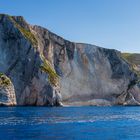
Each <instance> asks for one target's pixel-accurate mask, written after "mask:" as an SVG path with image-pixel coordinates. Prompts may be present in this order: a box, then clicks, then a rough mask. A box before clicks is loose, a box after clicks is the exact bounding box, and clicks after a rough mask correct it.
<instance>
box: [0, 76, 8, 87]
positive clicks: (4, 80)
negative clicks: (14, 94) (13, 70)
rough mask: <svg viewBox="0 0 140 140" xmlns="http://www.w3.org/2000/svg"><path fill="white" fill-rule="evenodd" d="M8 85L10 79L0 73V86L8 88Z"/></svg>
mask: <svg viewBox="0 0 140 140" xmlns="http://www.w3.org/2000/svg"><path fill="white" fill-rule="evenodd" d="M10 83H11V81H10V79H9V78H8V77H7V76H6V75H4V74H3V73H0V85H2V86H8V85H10Z"/></svg>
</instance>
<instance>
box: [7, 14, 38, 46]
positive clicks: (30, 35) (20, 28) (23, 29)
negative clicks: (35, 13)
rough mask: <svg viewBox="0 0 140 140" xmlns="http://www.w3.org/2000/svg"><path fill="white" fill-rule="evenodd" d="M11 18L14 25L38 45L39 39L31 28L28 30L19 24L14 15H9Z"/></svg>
mask: <svg viewBox="0 0 140 140" xmlns="http://www.w3.org/2000/svg"><path fill="white" fill-rule="evenodd" d="M9 18H10V20H11V21H12V22H13V23H14V25H15V26H16V27H17V28H18V29H19V31H20V32H21V33H22V34H23V35H24V36H25V38H26V39H28V40H29V41H30V42H31V43H32V44H34V45H37V39H36V38H35V36H34V34H32V33H31V31H30V30H27V29H25V28H23V27H21V26H20V24H18V23H17V22H16V21H15V19H14V18H13V17H12V16H9Z"/></svg>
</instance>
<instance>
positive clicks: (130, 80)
mask: <svg viewBox="0 0 140 140" xmlns="http://www.w3.org/2000/svg"><path fill="white" fill-rule="evenodd" d="M0 72H2V73H4V74H6V75H7V76H8V77H9V78H10V79H11V81H12V82H13V85H14V87H15V94H16V100H17V105H49V106H59V105H62V104H63V105H118V104H122V105H139V103H140V98H139V94H140V91H139V86H138V84H137V81H138V77H137V74H136V73H135V72H134V71H133V70H132V69H131V66H130V64H129V63H127V62H126V61H125V60H124V58H123V57H122V55H121V53H120V52H119V51H116V50H110V49H105V48H101V47H97V46H94V45H89V44H81V43H73V42H70V41H67V40H65V39H63V38H61V37H59V36H57V35H55V34H54V33H52V32H50V31H48V30H47V29H45V28H42V27H40V26H31V25H29V24H28V23H27V22H26V21H25V20H24V19H23V17H20V16H19V17H13V16H9V15H0Z"/></svg>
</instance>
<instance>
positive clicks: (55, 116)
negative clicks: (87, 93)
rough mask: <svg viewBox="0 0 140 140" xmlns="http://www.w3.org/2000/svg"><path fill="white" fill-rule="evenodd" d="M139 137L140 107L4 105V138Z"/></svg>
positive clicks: (0, 119)
mask: <svg viewBox="0 0 140 140" xmlns="http://www.w3.org/2000/svg"><path fill="white" fill-rule="evenodd" d="M26 139H27V140H139V139H140V107H121V106H119V107H52V108H49V107H1V108H0V140H26Z"/></svg>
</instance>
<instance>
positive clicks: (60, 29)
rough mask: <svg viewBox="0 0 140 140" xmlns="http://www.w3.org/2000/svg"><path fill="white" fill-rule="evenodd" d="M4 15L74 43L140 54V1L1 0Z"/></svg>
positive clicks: (0, 6)
mask: <svg viewBox="0 0 140 140" xmlns="http://www.w3.org/2000/svg"><path fill="white" fill-rule="evenodd" d="M0 13H5V14H9V15H20V16H24V18H25V19H26V20H27V21H28V22H29V23H30V24H33V25H40V26H43V27H45V28H47V29H49V30H50V31H52V32H54V33H56V34H58V35H60V36H62V37H63V38H65V39H67V40H70V41H74V42H81V43H88V44H94V45H97V46H101V47H104V48H111V49H117V50H120V51H122V52H132V53H140V0H0Z"/></svg>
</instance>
